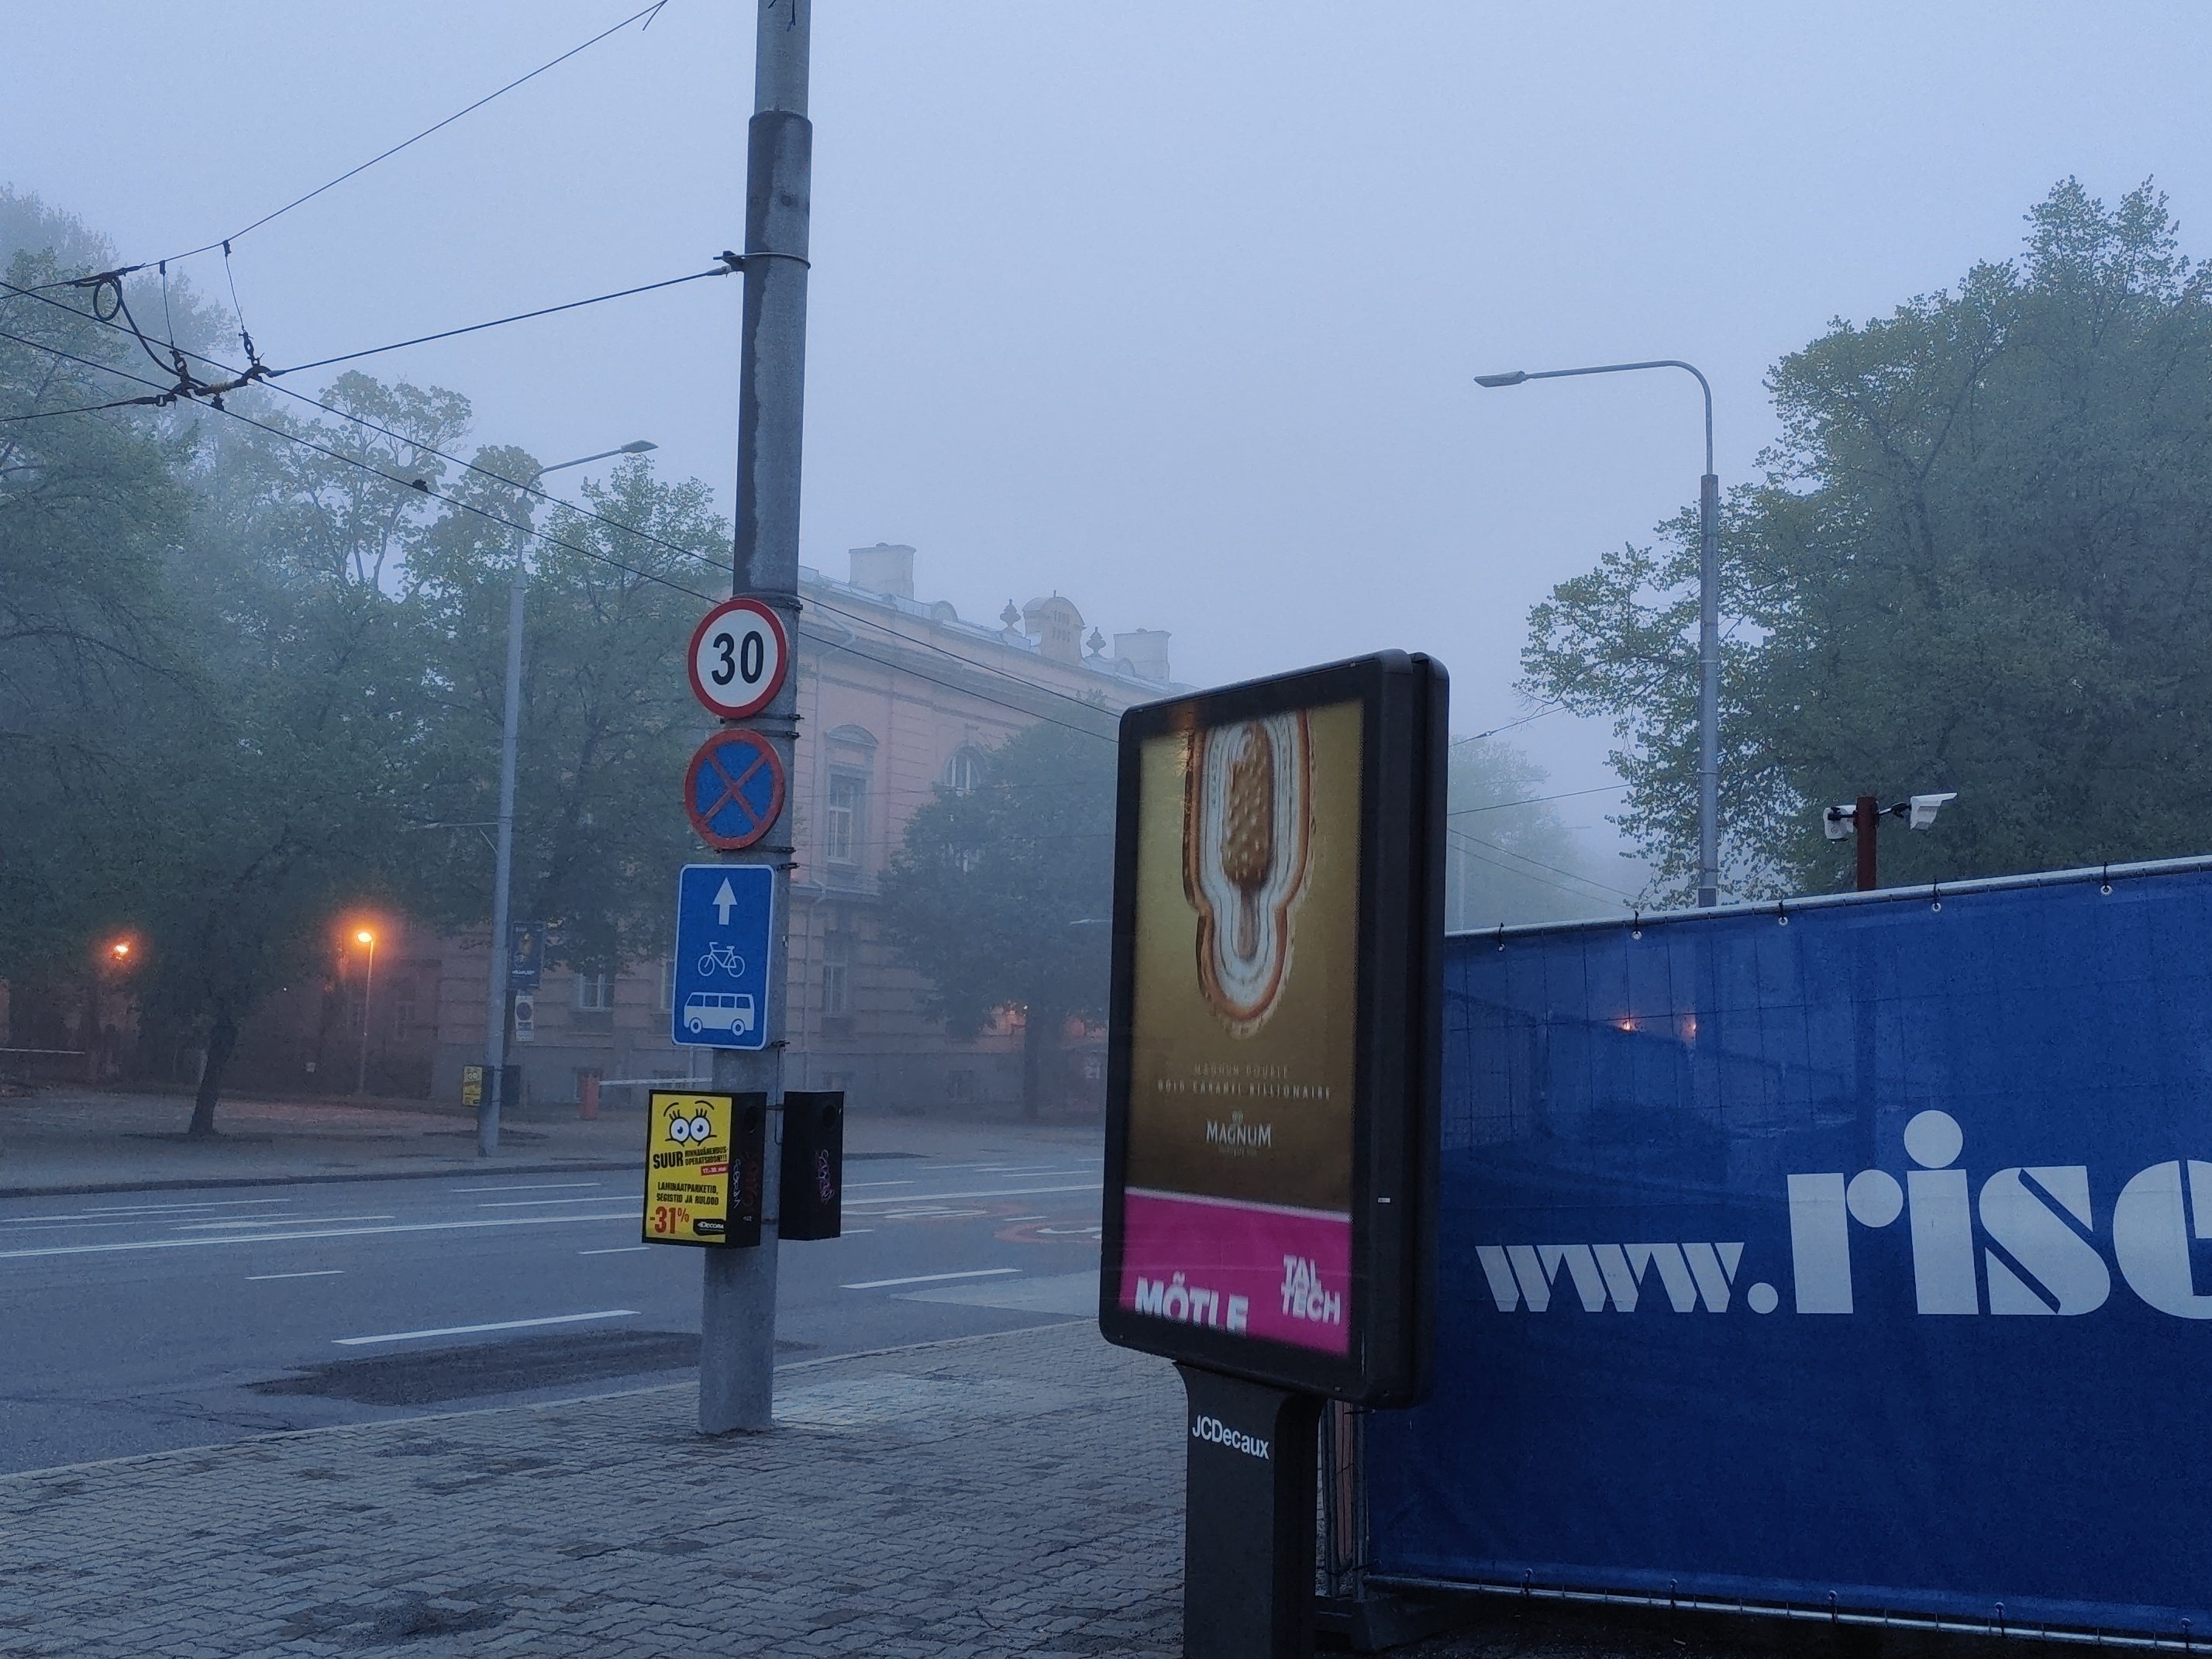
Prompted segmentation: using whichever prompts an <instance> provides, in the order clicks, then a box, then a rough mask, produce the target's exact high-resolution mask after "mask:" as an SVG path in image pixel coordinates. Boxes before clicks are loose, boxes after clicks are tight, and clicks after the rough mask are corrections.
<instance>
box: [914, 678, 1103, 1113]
mask: <svg viewBox="0 0 2212 1659" xmlns="http://www.w3.org/2000/svg"><path fill="white" fill-rule="evenodd" d="M1114 787H1115V746H1114V744H1112V743H1111V742H1110V741H1106V740H1103V738H1102V737H1101V736H1100V735H1098V734H1096V733H1093V732H1087V731H1078V730H1075V729H1073V727H1070V726H1061V725H1058V724H1054V723H1053V722H1050V721H1046V722H1042V723H1040V724H1038V725H1036V726H1030V727H1028V728H1027V729H1026V730H1024V731H1022V732H1017V733H1016V734H1015V735H1014V736H1012V737H1011V738H1007V739H1006V742H1005V743H1003V744H1000V745H999V747H998V748H997V749H996V750H993V751H992V754H991V757H990V763H989V765H988V767H987V770H986V772H985V775H984V778H983V781H982V782H981V784H979V785H978V786H977V787H975V789H974V790H972V791H970V792H969V793H966V794H959V793H954V792H953V791H952V790H951V789H949V788H946V787H945V786H943V785H939V787H938V789H937V793H936V799H934V800H933V801H931V802H930V803H929V804H928V805H926V806H924V807H922V808H921V810H920V811H917V812H915V815H914V816H913V817H911V818H909V819H908V821H907V827H906V833H905V836H904V837H903V839H902V842H901V844H900V847H899V849H898V851H897V852H896V854H894V855H893V856H892V859H891V861H890V867H889V868H888V869H887V870H885V872H884V878H883V903H884V908H883V913H882V915H883V927H884V938H885V939H887V940H888V941H889V942H890V945H891V947H892V950H893V951H894V952H895V953H896V956H897V957H898V959H899V960H900V961H901V962H902V963H903V964H904V965H906V966H907V967H908V968H910V969H914V970H915V972H916V973H918V974H920V975H922V977H924V978H925V979H927V981H929V984H930V990H929V993H928V995H927V999H926V1000H925V1005H924V1006H925V1008H926V1010H927V1012H928V1014H929V1015H930V1017H931V1018H934V1019H939V1020H942V1021H943V1022H944V1023H945V1028H946V1029H947V1030H950V1031H951V1032H952V1033H953V1035H955V1036H963V1037H965V1036H974V1035H975V1032H976V1031H977V1030H981V1027H982V1025H983V1024H984V1023H985V1022H986V1021H987V1020H988V1019H989V1018H990V1017H991V1014H992V1012H994V1010H996V1009H999V1008H1001V1007H1006V1006H1010V1005H1011V1006H1018V1007H1019V1008H1021V1009H1023V1010H1024V1024H1023V1030H1024V1041H1023V1066H1022V1084H1023V1101H1024V1105H1025V1107H1026V1108H1027V1109H1028V1111H1029V1112H1030V1115H1035V1114H1036V1111H1037V1110H1038V1109H1039V1108H1041V1107H1042V1106H1044V1105H1047V1104H1050V1103H1054V1100H1055V1098H1056V1096H1057V1092H1058V1077H1059V1071H1058V1063H1057V1061H1058V1055H1059V1052H1060V1031H1061V1028H1062V1027H1063V1026H1064V1025H1065V1024H1066V1022H1067V1020H1068V1019H1069V1018H1071V1017H1078V1016H1079V1017H1083V1018H1098V1017H1100V1016H1102V1015H1103V1013H1104V1012H1105V1007H1106V995H1107V977H1108V968H1109V960H1110V951H1111V944H1112V928H1111V926H1110V921H1111V917H1112V915H1113V902H1114Z"/></svg>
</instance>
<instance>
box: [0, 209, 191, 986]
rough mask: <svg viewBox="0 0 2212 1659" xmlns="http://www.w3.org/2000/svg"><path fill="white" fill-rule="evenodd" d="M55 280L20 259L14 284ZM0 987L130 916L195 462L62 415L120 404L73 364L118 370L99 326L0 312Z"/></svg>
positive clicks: (57, 964) (150, 437)
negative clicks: (171, 569)
mask: <svg viewBox="0 0 2212 1659" xmlns="http://www.w3.org/2000/svg"><path fill="white" fill-rule="evenodd" d="M20 202H21V198H6V197H0V210H6V209H9V208H13V207H16V206H18V205H19V204H20ZM60 270H61V268H60V267H59V266H58V264H57V263H56V261H55V260H54V258H52V256H51V255H43V254H40V255H34V254H32V253H29V252H18V253H16V254H15V257H14V258H12V260H10V262H9V264H8V266H7V280H8V281H9V283H11V284H13V285H15V286H16V287H19V288H33V287H38V286H40V285H43V284H46V283H53V282H54V281H56V279H57V276H58V274H59V273H60ZM0 333H4V334H5V335H7V336H9V338H0V416H5V417H8V418H6V419H4V420H0V776H5V777H6V779H7V781H8V787H6V789H4V790H0V892H4V893H5V894H6V901H5V902H4V903H0V977H5V978H7V979H9V980H11V981H20V980H22V979H23V978H25V977H26V976H28V975H36V974H38V973H40V972H42V971H51V970H54V969H74V968H76V967H78V966H80V965H81V963H82V958H83V956H84V953H85V951H86V950H87V949H88V945H89V940H90V938H91V936H92V935H93V933H94V932H95V931H96V930H97V929H99V928H100V927H103V926H105V925H106V924H107V923H109V922H111V921H114V920H116V919H117V918H118V915H123V914H127V913H128V912H129V910H130V908H131V897H130V896H131V892H132V890H133V889H134V885H135V875H136V872H137V869H138V867H139V852H138V848H137V846H136V844H135V838H134V837H133V836H131V835H130V834H129V833H128V832H127V831H125V830H124V829H122V828H121V827H120V826H121V825H123V824H124V823H126V822H127V821H128V817H127V815H128V812H129V811H130V810H131V808H132V807H133V806H135V805H139V804H140V802H139V798H138V791H137V786H136V781H135V775H136V773H137V769H138V766H139V763H140V754H141V751H142V750H143V744H144V734H145V732H146V729H147V726H149V723H150V722H151V720H153V719H154V718H155V715H156V714H158V713H159V712H160V711H162V710H164V709H166V708H167V706H168V704H169V702H170V700H171V699H172V698H173V696H175V695H176V693H177V691H178V689H179V683H180V677H181V676H182V675H183V674H184V672H185V659H184V656H183V653H182V652H181V650H180V648H179V637H178V635H177V633H176V630H175V629H174V628H173V625H172V623H173V617H172V616H171V615H170V611H169V607H168V605H167V602H166V596H165V587H166V580H167V572H166V568H165V561H166V559H167V556H168V554H169V553H170V551H171V550H172V549H173V547H174V546H175V544H176V542H177V538H179V535H180V534H181V532H182V531H183V527H184V526H185V521H186V518H187V514H188V511H189V505H190V496H189V493H188V492H187V491H186V490H185V489H183V488H182V487H180V485H179V483H178V481H177V477H176V476H175V475H176V472H177V470H178V468H179V465H180V464H181V463H182V462H183V460H184V459H185V457H186V455H188V453H189V449H190V446H189V441H187V440H185V439H183V438H180V437H179V435H178V434H177V432H176V430H175V428H174V427H173V425H172V424H171V423H169V422H164V421H163V420H161V418H159V417H157V416H154V415H152V414H151V413H150V412H142V411H136V410H132V411H123V410H114V411H107V412H103V413H97V414H76V413H67V412H64V411H69V410H82V409H83V408H85V407H86V406H87V405H88V404H98V403H102V402H105V401H106V400H108V399H109V398H113V397H115V396H117V395H118V386H117V383H116V381H115V380H113V379H112V377H110V376H106V375H102V374H98V373H96V372H95V371H94V370H93V369H90V368H85V367H83V366H82V364H81V363H75V362H70V361H69V358H70V357H76V358H82V359H87V360H89V361H90V362H103V361H106V360H108V359H110V358H112V357H113V356H116V355H117V354H116V352H115V349H114V345H113V341H114V338H115V337H114V336H113V335H112V334H111V333H109V332H108V331H105V330H102V329H100V327H99V326H98V325H96V324H95V323H94V322H92V321H91V320H89V319H80V318H76V317H73V316H71V315H70V313H67V312H65V311H62V310H59V309H57V308H55V307H51V306H44V305H40V304H38V303H36V302H34V301H29V300H26V299H23V298H21V297H20V296H13V295H0ZM133 349H135V347H134V348H133ZM63 353H66V354H68V356H61V355H58V354H63ZM126 389H127V388H126ZM24 417H28V418H24Z"/></svg>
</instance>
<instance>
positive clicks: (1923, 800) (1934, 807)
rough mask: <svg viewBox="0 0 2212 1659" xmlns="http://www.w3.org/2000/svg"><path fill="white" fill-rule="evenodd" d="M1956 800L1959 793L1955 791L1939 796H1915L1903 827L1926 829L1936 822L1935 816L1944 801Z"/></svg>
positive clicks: (1948, 791)
mask: <svg viewBox="0 0 2212 1659" xmlns="http://www.w3.org/2000/svg"><path fill="white" fill-rule="evenodd" d="M1956 799H1959V792H1958V791H1957V790H1955V789H1947V790H1945V791H1944V792H1943V793H1942V794H1940V795H1915V796H1914V797H1913V798H1912V801H1911V806H1912V816H1911V817H1910V818H1908V819H1906V820H1905V828H1906V829H1927V828H1928V827H1929V825H1931V824H1933V823H1935V822H1936V813H1937V812H1939V811H1942V806H1943V803H1944V802H1945V801H1947V800H1956Z"/></svg>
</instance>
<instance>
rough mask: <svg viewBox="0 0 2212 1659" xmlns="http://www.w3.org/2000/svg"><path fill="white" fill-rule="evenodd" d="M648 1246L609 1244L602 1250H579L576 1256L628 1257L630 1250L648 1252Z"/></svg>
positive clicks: (650, 1246) (649, 1247)
mask: <svg viewBox="0 0 2212 1659" xmlns="http://www.w3.org/2000/svg"><path fill="white" fill-rule="evenodd" d="M652 1248H653V1246H652V1245H650V1244H611V1245H609V1246H608V1247H607V1248H606V1249H604V1250H579V1251H577V1252H576V1254H577V1255H629V1253H630V1252H631V1251H632V1250H649V1249H652Z"/></svg>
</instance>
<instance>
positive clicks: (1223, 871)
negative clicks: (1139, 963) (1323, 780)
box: [1182, 709, 1313, 1037]
mask: <svg viewBox="0 0 2212 1659" xmlns="http://www.w3.org/2000/svg"><path fill="white" fill-rule="evenodd" d="M1190 744H1191V756H1190V769H1189V770H1188V773H1187V774H1186V778H1187V780H1188V781H1187V783H1186V785H1185V791H1184V796H1183V821H1182V859H1183V891H1184V893H1185V895H1186V896H1188V899H1189V900H1190V904H1191V908H1193V909H1194V910H1196V911H1197V912H1198V982H1199V988H1200V991H1201V992H1202V993H1203V994H1205V997H1206V1006H1208V1007H1210V1008H1211V1009H1212V1011H1213V1012H1214V1014H1215V1015H1216V1016H1217V1017H1218V1018H1219V1019H1220V1020H1221V1022H1222V1023H1223V1024H1225V1025H1226V1026H1228V1028H1229V1030H1230V1031H1231V1035H1233V1036H1240V1037H1241V1036H1250V1035H1251V1034H1252V1033H1253V1032H1254V1031H1256V1030H1259V1029H1260V1027H1261V1025H1263V1024H1266V1023H1267V1017H1268V1016H1269V1015H1270V1014H1272V1013H1273V1012H1274V1010H1275V1004H1276V1001H1277V1000H1278V999H1279V997H1280V996H1281V994H1282V989H1283V985H1284V982H1285V980H1287V979H1288V978H1289V976H1290V971H1291V947H1292V944H1293V939H1292V933H1293V927H1294V923H1295V921H1296V915H1295V913H1296V911H1297V906H1298V902H1299V900H1300V899H1302V898H1303V897H1304V896H1305V889H1306V872H1307V869H1308V866H1309V865H1310V857H1311V852H1312V840H1313V823H1312V795H1313V779H1312V773H1313V766H1312V748H1313V742H1312V736H1311V734H1310V732H1309V730H1308V729H1307V724H1306V715H1305V712H1304V710H1302V709H1301V710H1298V711H1297V712H1295V713H1292V714H1271V715H1268V716H1267V717H1266V718H1265V719H1262V720H1242V721H1237V722H1236V723H1234V724H1231V725H1228V726H1212V727H1210V728H1207V729H1205V730H1201V731H1200V732H1194V733H1193V734H1192V736H1191V738H1190Z"/></svg>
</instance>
